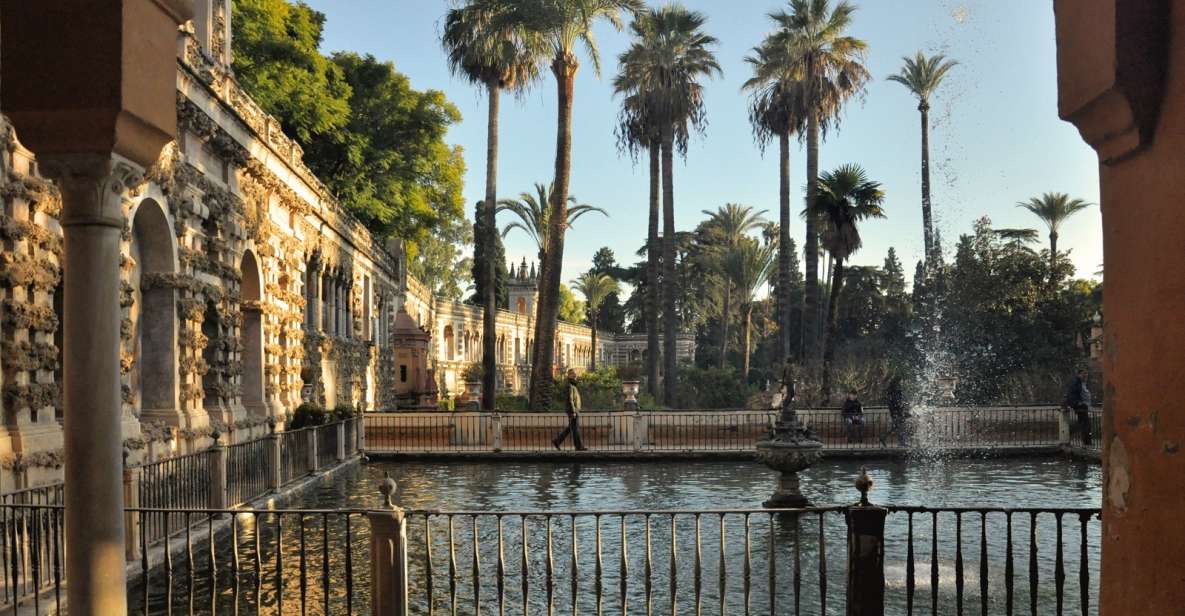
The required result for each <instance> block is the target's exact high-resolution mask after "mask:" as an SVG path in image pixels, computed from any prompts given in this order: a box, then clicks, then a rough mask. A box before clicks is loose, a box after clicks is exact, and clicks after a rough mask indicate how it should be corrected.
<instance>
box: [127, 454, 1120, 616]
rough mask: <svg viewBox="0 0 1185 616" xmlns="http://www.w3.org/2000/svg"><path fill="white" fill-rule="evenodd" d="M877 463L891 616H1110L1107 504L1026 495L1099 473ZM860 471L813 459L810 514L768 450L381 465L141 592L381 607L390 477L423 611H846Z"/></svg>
mask: <svg viewBox="0 0 1185 616" xmlns="http://www.w3.org/2000/svg"><path fill="white" fill-rule="evenodd" d="M864 464H865V465H866V466H867V467H868V473H869V475H870V476H871V477H872V478H873V480H874V482H875V485H874V488H873V490H872V492H871V493H870V498H871V500H872V501H873V502H874V503H877V504H884V505H892V506H894V507H896V508H895V509H893V510H892V511H890V513H889V514H888V517H887V520H886V531H885V551H884V558H885V575H886V606H887V611H886V613H889V614H907V613H913V614H956V613H960V610H962V612H963V613H974V614H978V613H981V611H983V612H986V613H989V614H995V613H999V614H1004V613H1007V612H1008V606H1009V605H1011V606H1012V611H1013V612H1015V613H1037V614H1052V613H1059V609H1060V610H1061V611H1064V612H1065V613H1083V612H1085V613H1088V614H1093V613H1097V608H1096V598H1097V587H1098V558H1099V552H1098V544H1099V533H1100V529H1099V521H1098V519H1097V517H1094V516H1091V515H1089V514H1086V513H1082V514H1080V513H1079V512H1077V511H1062V512H1060V513H1058V512H1052V511H1043V512H1036V511H1032V510H1030V509H1028V508H1039V509H1042V510H1048V509H1061V510H1075V509H1088V508H1096V507H1098V506H1099V502H1100V496H1101V481H1102V475H1101V470H1100V468H1099V467H1098V466H1095V465H1091V464H1087V463H1082V462H1076V461H1070V460H1066V459H1060V458H1032V459H1029V458H1025V459H985V460H978V459H956V460H925V461H922V460H905V461H880V460H876V461H871V460H870V461H866V462H865V463H864ZM860 467H861V464H860V463H857V462H851V461H827V460H825V461H823V462H821V463H820V464H819V466H817V467H815V468H812V469H810V470H809V471H807V472H806V473H805V474H804V475H803V481H802V487H803V492H804V493H805V494H806V496H807V497H808V498H810V499H811V500H812V502H813V504H814V505H816V506H817V507H819V508H820V509H818V510H812V511H807V512H803V513H797V514H795V513H769V512H766V511H764V510H761V506H760V505H761V502H762V501H763V500H764V499H765V498H766V497H767V496H768V495H769V493H770V492H771V491H772V490H773V487H774V483H775V479H776V475H775V473H774V472H772V471H770V470H768V469H766V468H764V467H761V466H759V465H757V464H755V463H752V462H729V461H704V462H689V461H678V462H661V461H651V462H644V463H640V462H595V463H592V462H581V463H571V464H569V463H560V462H488V461H483V462H477V461H467V462H443V461H376V462H372V463H370V464H368V465H364V466H359V467H355V468H353V469H351V470H348V471H345V472H344V473H342V474H338V475H336V476H334V477H333V479H332V480H331V481H326V482H324V483H323V484H321V485H319V486H317V487H316V488H315V489H313V490H310V491H308V492H306V493H305V494H304V495H303V496H302V497H301V499H300V500H299V501H298V502H294V503H289V504H287V505H286V508H288V509H317V510H322V511H326V510H338V509H342V510H348V511H353V512H354V513H344V512H332V513H330V512H323V513H314V514H282V515H276V514H271V513H250V514H243V515H240V516H237V518H236V520H235V524H234V525H233V527H232V529H233V532H232V531H231V530H224V531H222V532H220V533H218V534H217V536H216V539H215V541H213V542H211V545H210V546H206V545H205V544H204V543H201V542H199V545H198V547H197V548H196V549H194V550H192V552H193V555H192V556H189V555H186V557H185V558H177V559H174V562H172V563H171V565H170V566H171V568H172V576H171V577H172V582H171V583H169V584H165V585H164V586H163V588H162V585H161V583H160V581H157V582H153V583H150V584H149V585H148V588H149V592H147V593H145V592H144V590H143V587H141V588H138V589H137V590H136V591H134V597H133V598H132V603H133V605H138V606H140V609H141V610H143V611H146V612H148V613H164V612H165V610H166V609H167V608H166V606H167V605H172V606H173V608H174V609H175V610H178V611H180V612H181V613H186V612H189V611H190V610H193V611H195V612H199V613H210V612H237V613H277V612H279V611H280V609H281V606H282V610H283V612H286V613H301V612H306V613H314V614H320V613H330V614H346V613H357V614H365V613H368V612H369V595H370V580H369V562H368V559H369V540H370V537H369V527H368V525H367V523H366V516H365V514H364V513H362V511H361V510H363V509H370V508H375V507H377V506H378V505H379V503H380V498H379V492H378V485H379V482H380V481H381V480H382V478H383V474H384V473H389V474H390V475H391V477H392V478H393V479H395V481H396V482H397V483H398V491H397V493H396V496H395V501H396V503H397V504H398V505H399V506H401V507H403V508H405V509H406V510H408V512H409V516H408V527H407V535H408V546H409V547H408V558H409V568H410V578H409V582H410V602H411V606H412V609H413V612H414V613H417V614H454V613H455V614H467V615H473V614H630V613H633V614H647V613H650V614H653V613H661V614H675V615H679V614H796V613H801V614H842V613H844V605H845V596H844V594H845V576H846V572H845V566H846V562H847V544H846V541H847V539H846V523H845V516H844V513H843V511H842V510H837V509H831V508H829V507H830V506H833V505H849V504H852V503H854V502H855V501H856V500H858V497H859V494H858V493H857V491H856V490H855V488H854V487H853V480H854V479H855V477H856V476H857V475H858V474H859V472H860ZM919 507H926V508H928V509H925V510H922V509H918V508H919ZM963 508H968V509H963ZM935 509H942V510H943V511H934V510H935ZM211 562H213V565H212V564H211ZM229 563H234V566H233V567H232V566H230V565H229ZM191 571H195V572H197V575H191V574H190V572H191ZM210 572H213V573H214V575H212V576H211V575H209V573H210ZM159 577H160V576H159V574H158V578H159ZM150 579H151V578H150Z"/></svg>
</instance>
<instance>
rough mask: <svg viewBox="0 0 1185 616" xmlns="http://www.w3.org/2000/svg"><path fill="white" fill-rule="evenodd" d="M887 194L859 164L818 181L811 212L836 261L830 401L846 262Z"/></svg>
mask: <svg viewBox="0 0 1185 616" xmlns="http://www.w3.org/2000/svg"><path fill="white" fill-rule="evenodd" d="M884 201H885V193H884V191H883V190H881V185H880V183H879V182H874V181H872V180H870V179H868V175H867V174H866V173H865V171H864V169H863V168H861V167H860V166H859V165H851V164H849V165H844V166H842V167H840V168H838V169H836V170H835V171H831V172H829V173H824V174H823V175H822V176H821V177H820V178H819V198H818V199H817V200H816V201H815V209H814V210H813V212H811V213H808V214H807V217H808V219H809V218H811V217H812V216H813V217H814V218H816V219H817V220H818V222H819V223H820V225H821V226H822V228H823V230H822V234H821V235H822V237H823V243H824V245H825V246H826V247H827V251H828V252H829V253H831V258H832V259H834V265H833V269H832V273H831V298H830V300H829V301H828V305H827V337H826V341H825V343H824V347H823V398H824V399H825V400H828V401H830V399H831V363H832V360H833V359H834V357H835V343H836V340H835V338H836V333H837V330H836V321H837V318H838V316H839V302H840V296H841V294H842V291H843V277H844V261H846V260H847V259H848V258H849V257H851V256H852V254H853V253H855V252H856V251H857V250H859V249H860V247H861V246H862V245H863V243H864V242H863V240H862V239H861V237H860V229H859V224H860V222H861V221H863V220H865V219H868V218H884V217H885V214H884V210H883V209H881V206H882V205H883V204H884Z"/></svg>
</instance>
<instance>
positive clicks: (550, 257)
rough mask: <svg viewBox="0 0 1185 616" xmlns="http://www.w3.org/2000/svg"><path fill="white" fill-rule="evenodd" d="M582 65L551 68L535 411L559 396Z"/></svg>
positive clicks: (562, 60) (560, 62)
mask: <svg viewBox="0 0 1185 616" xmlns="http://www.w3.org/2000/svg"><path fill="white" fill-rule="evenodd" d="M577 68H578V65H577V63H576V61H575V60H574V59H573V58H568V57H563V56H558V57H556V59H555V60H554V61H553V62H552V64H551V70H552V73H554V74H555V79H556V85H557V86H558V87H557V88H556V90H557V94H556V95H557V98H558V103H559V104H558V106H557V108H558V111H559V113H558V114H557V117H556V143H555V182H554V186H553V188H552V192H551V203H550V205H549V207H550V208H551V213H550V214H549V215H548V216H549V218H548V231H547V248H546V250H544V255H543V256H544V259H543V263H542V264H541V271H540V274H539V307H538V309H537V310H536V314H535V362H534V363H532V364H531V391H530V398H529V406H530V408H531V410H536V411H540V410H546V409H548V408H550V407H551V402H552V396H553V394H554V393H555V391H554V390H555V385H554V375H553V374H552V366H553V362H554V360H555V330H556V323H557V321H558V319H559V294H560V279H561V276H562V271H561V270H562V268H563V260H564V226H565V222H566V221H567V219H568V182H569V180H570V173H571V169H572V96H573V93H574V90H575V85H576V69H577Z"/></svg>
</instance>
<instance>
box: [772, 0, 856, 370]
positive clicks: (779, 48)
mask: <svg viewBox="0 0 1185 616" xmlns="http://www.w3.org/2000/svg"><path fill="white" fill-rule="evenodd" d="M789 4H790V6H789V9H790V10H789V11H786V10H782V11H776V12H773V13H771V14H770V15H769V18H770V20H771V21H772V22H773V26H774V30H773V32H771V33H770V34H769V35H768V36H767V37H766V38H765V40H763V41H762V42H761V44H760V48H761V53H762V54H764V56H763V58H764V59H763V61H762V62H761V63H759V64H753V63H751V65H752V66H753V67H754V75H753V80H756V82H758V83H762V82H768V81H771V80H776V79H779V78H781V77H782V76H784V75H789V76H792V77H793V78H794V79H797V80H799V81H801V82H802V83H801V87H802V93H801V96H802V101H803V108H804V109H805V114H806V157H807V160H806V202H807V209H808V210H810V211H814V210H815V209H816V207H815V205H814V204H815V200H816V199H817V197H818V193H819V186H818V184H819V182H818V175H819V138H820V136H821V135H822V136H826V133H827V131H828V130H829V129H835V128H838V126H839V116H840V112H841V111H842V109H843V106H844V104H845V103H846V102H847V101H848V100H849V99H850V98H852V97H853V96H856V95H858V94H860V93H861V92H863V90H864V86H865V84H866V83H867V82H868V80H869V78H870V76H869V74H868V69H866V68H865V67H864V65H863V61H864V58H865V54H866V50H867V48H868V44H867V43H865V42H864V41H863V40H860V39H858V38H855V37H852V36H848V35H847V30H848V27H849V26H851V23H852V15H853V13H854V12H855V10H856V9H855V6H854V5H852V4H850V3H849V2H847V1H846V0H840V2H837V3H836V4H835V5H834V7H833V6H832V4H831V2H830V0H789ZM804 303H805V305H804V307H803V315H804V325H803V348H804V352H803V357H808V358H814V357H816V356H817V355H816V354H817V352H818V351H817V349H818V314H819V313H818V305H819V234H818V230H817V229H816V228H815V219H814V217H810V216H808V217H807V219H806V292H805V299H804Z"/></svg>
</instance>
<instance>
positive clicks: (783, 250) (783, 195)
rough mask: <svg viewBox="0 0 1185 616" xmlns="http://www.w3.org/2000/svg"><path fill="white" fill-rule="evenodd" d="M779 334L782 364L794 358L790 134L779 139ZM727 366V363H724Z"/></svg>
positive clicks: (784, 134)
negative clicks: (791, 299) (792, 333)
mask: <svg viewBox="0 0 1185 616" xmlns="http://www.w3.org/2000/svg"><path fill="white" fill-rule="evenodd" d="M778 225H779V228H778V300H779V301H778V304H779V307H780V312H781V314H779V315H778V331H779V332H780V335H781V340H782V357H781V359H782V361H786V360H788V359H789V358H790V355H791V354H792V351H791V348H792V341H791V337H790V333H791V332H790V328H791V319H792V315H793V311H792V310H791V308H790V285H791V283H792V281H791V280H790V256H791V255H790V133H789V132H785V133H782V134H780V135H778ZM721 365H723V361H722V362H721Z"/></svg>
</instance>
